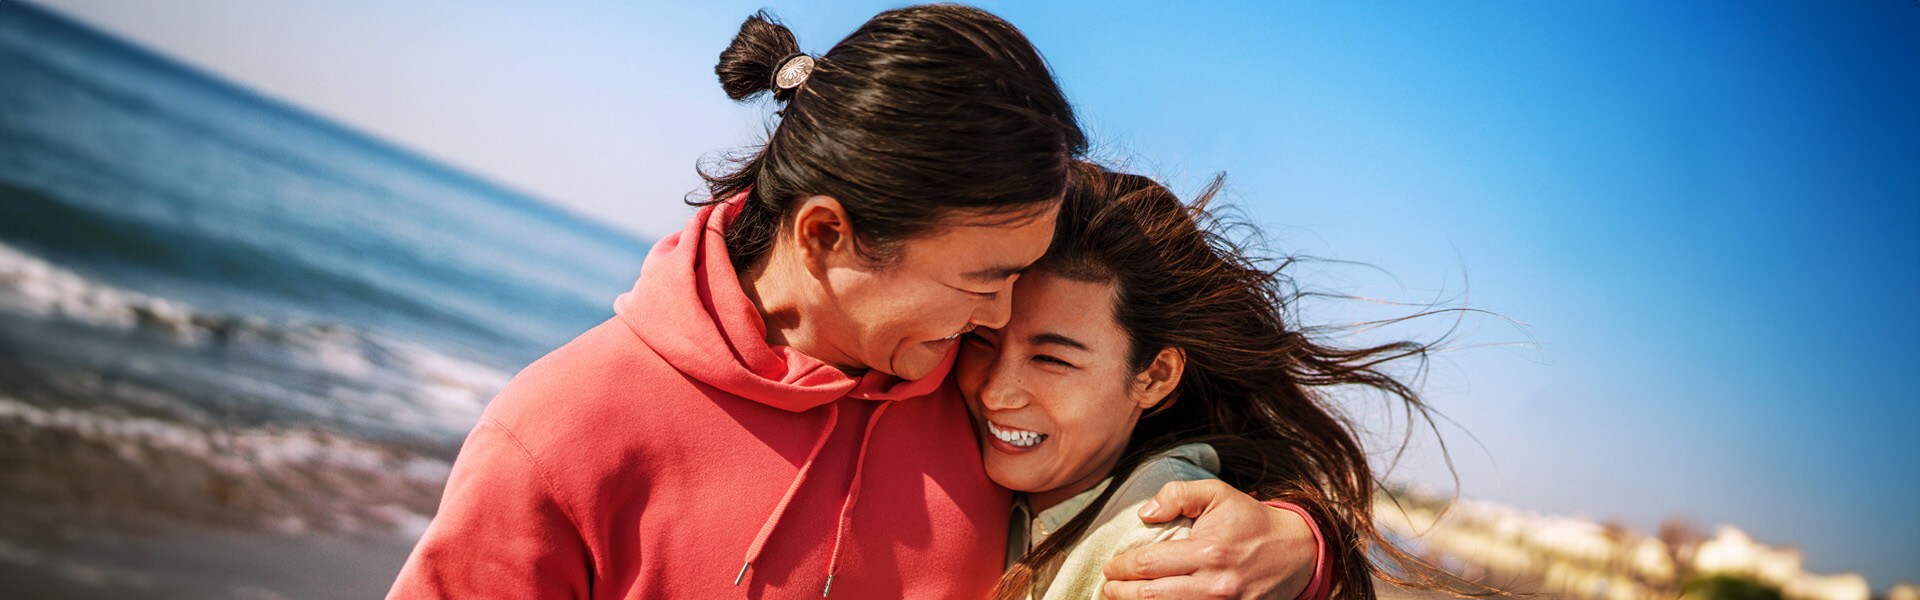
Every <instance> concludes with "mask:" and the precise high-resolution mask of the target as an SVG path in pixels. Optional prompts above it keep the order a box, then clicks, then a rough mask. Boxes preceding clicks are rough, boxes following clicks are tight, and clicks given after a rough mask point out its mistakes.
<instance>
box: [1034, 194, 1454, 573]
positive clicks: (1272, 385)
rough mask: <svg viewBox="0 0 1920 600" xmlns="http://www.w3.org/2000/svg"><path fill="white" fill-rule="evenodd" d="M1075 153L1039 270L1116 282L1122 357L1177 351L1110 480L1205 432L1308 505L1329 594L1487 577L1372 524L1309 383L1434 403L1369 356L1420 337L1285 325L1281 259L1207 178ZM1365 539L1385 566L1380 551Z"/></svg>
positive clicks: (1038, 557) (1043, 558) (1254, 480)
mask: <svg viewBox="0 0 1920 600" xmlns="http://www.w3.org/2000/svg"><path fill="white" fill-rule="evenodd" d="M1072 169H1073V171H1072V177H1071V179H1070V181H1069V186H1068V190H1067V194H1066V197H1065V199H1064V201H1063V202H1062V204H1061V208H1060V217H1059V221H1058V225H1057V228H1056V230H1055V234H1054V241H1053V247H1052V248H1050V249H1049V250H1048V252H1047V255H1046V256H1045V257H1044V258H1042V259H1040V262H1039V263H1036V264H1035V266H1034V269H1035V271H1038V272H1045V273H1049V274H1053V275H1058V276H1061V277H1066V278H1069V279H1074V280H1078V281H1088V282H1113V283H1114V287H1115V295H1114V302H1113V310H1114V315H1113V316H1114V320H1115V321H1116V322H1117V323H1119V325H1120V327H1121V328H1122V329H1123V330H1125V331H1126V332H1127V337H1128V339H1129V343H1130V347H1129V348H1128V361H1129V363H1130V366H1131V368H1132V370H1133V372H1135V373H1138V372H1140V371H1141V370H1143V369H1145V368H1147V367H1148V366H1149V365H1150V364H1151V363H1152V361H1153V360H1154V357H1155V356H1156V355H1158V354H1159V352H1160V351H1161V349H1164V348H1177V349H1179V350H1180V351H1182V352H1183V353H1185V355H1186V369H1185V370H1184V372H1183V373H1182V374H1181V377H1180V381H1179V384H1178V385H1177V386H1176V387H1175V389H1174V391H1173V392H1172V393H1171V394H1170V395H1168V397H1167V398H1166V399H1164V400H1162V401H1161V403H1160V404H1159V405H1158V406H1156V407H1154V408H1153V409H1151V410H1149V411H1148V412H1147V413H1146V414H1145V415H1143V416H1142V417H1141V419H1140V421H1139V423H1138V425H1136V426H1135V428H1134V430H1133V434H1132V437H1131V438H1130V439H1129V441H1128V445H1127V449H1126V453H1125V455H1124V457H1123V458H1122V459H1121V461H1120V462H1119V464H1118V466H1116V467H1115V469H1114V473H1113V477H1114V480H1115V481H1120V480H1124V479H1125V478H1126V477H1127V476H1128V475H1129V474H1131V472H1132V471H1133V469H1134V468H1136V467H1138V466H1139V465H1140V463H1141V461H1143V460H1144V459H1145V458H1147V457H1149V456H1152V455H1154V454H1157V453H1159V452H1162V451H1164V450H1167V449H1169V448H1172V447H1174V446H1178V445H1181V444H1186V443H1192V442H1206V443H1208V444H1211V445H1212V446H1213V447H1214V449H1215V450H1216V451H1218V453H1219V455H1220V459H1221V467H1222V468H1221V472H1220V474H1219V475H1220V478H1221V479H1222V480H1224V481H1225V482H1227V483H1228V484H1229V485H1232V486H1233V487H1234V488H1236V489H1241V490H1249V491H1253V492H1254V493H1256V494H1257V495H1260V496H1262V497H1266V498H1269V499H1277V500H1284V501H1287V502H1291V503H1294V504H1296V505H1299V506H1300V507H1302V508H1304V509H1306V512H1307V513H1308V514H1310V515H1312V517H1313V520H1314V523H1315V524H1316V525H1318V527H1319V529H1320V533H1321V535H1322V536H1323V537H1324V538H1325V544H1326V548H1327V553H1326V556H1327V559H1328V560H1330V561H1331V563H1332V565H1331V566H1332V573H1333V577H1334V581H1333V585H1334V587H1333V590H1334V594H1335V595H1336V596H1339V597H1350V598H1372V597H1374V589H1373V581H1372V577H1373V576H1378V577H1380V578H1381V579H1383V580H1387V581H1390V582H1394V583H1396V584H1400V585H1405V586H1408V587H1417V588H1423V589H1446V590H1447V591H1450V592H1455V593H1459V591H1460V590H1475V591H1477V592H1482V593H1484V592H1486V591H1489V590H1488V589H1487V588H1482V587H1479V586H1477V585H1474V584H1470V583H1467V582H1464V581H1460V580H1458V579H1455V578H1452V577H1451V576H1448V575H1445V574H1444V573H1442V572H1440V571H1439V570H1437V569H1434V568H1432V567H1430V566H1428V565H1426V564H1425V563H1424V562H1421V561H1420V560H1419V559H1417V558H1415V557H1413V556H1411V555H1409V554H1407V553H1405V552H1403V551H1401V550H1400V549H1399V548H1397V547H1395V546H1394V544H1393V543H1391V542H1390V541H1388V540H1386V539H1385V538H1383V537H1382V536H1381V535H1380V533H1379V531H1378V530H1376V529H1375V528H1374V524H1373V502H1374V493H1375V485H1376V484H1375V481H1374V477H1373V472H1372V470H1371V468H1370V467H1369V466H1368V464H1367V457H1366V454H1365V453H1364V452H1363V451H1362V448H1361V445H1360V443H1359V441H1358V440H1357V439H1356V437H1355V435H1354V432H1353V427H1352V425H1351V424H1349V423H1347V422H1346V421H1345V420H1343V419H1342V418H1340V417H1337V416H1335V413H1334V412H1333V411H1332V410H1330V409H1329V407H1328V406H1327V403H1326V400H1325V399H1324V398H1323V397H1322V396H1321V394H1320V392H1319V391H1318V390H1319V389H1321V388H1325V387H1328V386H1341V385H1358V386H1364V387H1369V388H1373V389H1376V390H1379V391H1380V392H1383V393H1385V394H1386V395H1387V396H1389V397H1391V398H1394V399H1396V400H1398V401H1399V402H1401V403H1403V404H1404V405H1405V408H1406V409H1407V410H1408V411H1409V413H1412V414H1418V415H1420V416H1423V417H1429V419H1430V415H1429V413H1428V408H1427V406H1426V405H1425V404H1424V403H1422V402H1421V400H1420V397H1419V395H1418V394H1417V393H1416V392H1415V391H1414V390H1413V388H1412V387H1410V386H1408V385H1407V384H1405V383H1403V382H1402V381H1400V380H1398V379H1395V378H1394V377H1392V376H1390V375H1388V374H1387V373H1385V372H1383V371H1382V370H1381V369H1380V367H1381V366H1382V365H1383V364H1384V363H1388V362H1392V361H1398V360H1402V359H1415V360H1423V359H1424V358H1425V356H1426V354H1427V353H1428V351H1429V349H1430V347H1429V346H1428V345H1425V344H1417V343H1413V342H1398V343H1392V344H1385V345H1380V346H1373V347H1368V348H1358V349H1341V348H1335V347H1332V346H1329V345H1325V344H1322V343H1320V342H1318V341H1316V340H1315V339H1314V338H1315V337H1317V336H1318V335H1319V334H1321V333H1324V331H1323V330H1320V329H1312V328H1304V329H1303V328H1298V327H1290V326H1289V325H1288V323H1286V322H1285V320H1284V317H1285V315H1287V314H1288V309H1289V303H1290V302H1291V301H1292V300H1293V299H1295V298H1297V297H1298V294H1297V293H1288V292H1287V290H1286V289H1285V286H1284V285H1283V284H1284V283H1285V280H1284V279H1283V278H1282V276H1281V275H1280V268H1282V267H1285V266H1286V264H1287V262H1288V261H1281V262H1280V264H1279V265H1278V266H1277V267H1274V268H1262V266H1261V264H1260V263H1259V262H1258V261H1256V260H1255V259H1254V258H1252V257H1250V256H1249V253H1248V252H1247V251H1245V249H1243V248H1242V247H1240V246H1238V245H1236V244H1235V243H1234V242H1232V241H1231V240H1229V239H1227V237H1226V236H1225V235H1224V231H1226V228H1225V227H1223V225H1224V223H1223V222H1221V221H1219V220H1217V219H1215V218H1214V217H1213V216H1212V215H1210V214H1209V213H1208V212H1207V211H1206V206H1207V204H1208V202H1209V201H1210V199H1211V198H1212V197H1213V195H1214V194H1215V193H1217V192H1218V191H1219V188H1220V184H1221V181H1220V179H1218V178H1216V179H1215V180H1214V182H1213V183H1212V185H1210V186H1208V187H1207V189H1206V190H1205V191H1204V192H1203V193H1202V194H1200V196H1199V197H1198V199H1197V200H1195V201H1194V203H1193V204H1192V205H1186V204H1182V203H1181V202H1180V200H1179V199H1178V198H1177V197H1175V196H1174V194H1173V193H1172V192H1170V191H1168V190H1167V188H1165V187H1163V186H1161V185H1160V184H1158V183H1156V182H1154V181H1153V180H1151V179H1148V178H1146V177H1142V176H1139V175H1129V174H1124V173H1115V172H1112V171H1109V170H1106V169H1104V168H1102V167H1099V166H1097V165H1093V164H1089V163H1084V162H1079V161H1076V162H1075V163H1074V164H1073V165H1072ZM1119 487H1120V486H1118V485H1113V486H1107V489H1106V491H1105V493H1103V494H1101V495H1100V496H1099V498H1097V499H1096V500H1095V501H1094V502H1093V503H1092V504H1091V505H1089V506H1088V507H1087V508H1085V509H1083V510H1081V511H1080V513H1079V514H1078V515H1076V516H1075V517H1074V518H1073V519H1071V520H1069V521H1068V522H1067V524H1065V525H1064V526H1062V527H1061V528H1060V529H1059V530H1057V531H1056V532H1055V533H1054V534H1053V535H1051V536H1050V537H1048V538H1047V540H1046V541H1045V542H1043V543H1041V544H1040V545H1039V546H1038V547H1036V548H1034V549H1033V550H1032V551H1031V552H1029V553H1028V554H1027V555H1026V556H1025V557H1023V558H1022V559H1021V561H1020V562H1019V563H1018V564H1017V565H1015V567H1014V568H1012V569H1009V570H1008V571H1007V573H1006V574H1005V575H1004V576H1003V577H1002V579H1001V581H1000V586H999V587H998V588H997V589H996V596H997V597H1000V598H1017V597H1024V594H1026V593H1027V590H1028V589H1029V588H1030V587H1031V586H1032V583H1033V578H1034V576H1035V574H1036V573H1037V572H1039V571H1041V570H1043V569H1044V568H1046V567H1048V566H1049V565H1050V563H1052V562H1054V561H1057V560H1060V559H1061V558H1063V557H1064V554H1065V552H1066V551H1067V550H1069V549H1071V548H1072V546H1073V544H1074V543H1076V542H1078V541H1079V538H1080V537H1081V536H1082V535H1084V534H1085V533H1086V532H1087V531H1088V530H1089V529H1090V528H1091V527H1092V526H1093V525H1094V524H1093V523H1092V520H1093V518H1094V516H1096V515H1098V514H1099V513H1100V511H1101V508H1102V507H1104V506H1105V505H1106V503H1107V501H1108V500H1109V499H1110V496H1111V495H1112V493H1113V491H1114V490H1116V489H1118V488H1119ZM1370 553H1371V554H1373V555H1376V556H1378V557H1379V558H1380V559H1381V560H1382V561H1383V562H1386V563H1391V565H1392V566H1393V567H1394V569H1393V570H1388V569H1385V568H1383V567H1381V566H1379V565H1376V564H1375V562H1374V561H1373V560H1370V559H1369V554H1370ZM1442 581H1444V582H1446V583H1447V584H1453V585H1444V586H1443V585H1442V584H1441V583H1440V582H1442Z"/></svg>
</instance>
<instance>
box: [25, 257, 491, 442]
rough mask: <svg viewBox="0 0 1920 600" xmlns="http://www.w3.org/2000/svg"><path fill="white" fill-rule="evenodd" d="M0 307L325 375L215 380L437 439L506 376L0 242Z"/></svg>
mask: <svg viewBox="0 0 1920 600" xmlns="http://www.w3.org/2000/svg"><path fill="white" fill-rule="evenodd" d="M0 311H5V312H11V313H14V314H17V315H22V316H26V317H30V318H35V319H47V320H56V319H57V320H64V321H69V322H75V323H80V324H84V325H87V326H91V327H96V328H103V329H107V330H116V331H129V332H130V331H133V330H136V329H137V330H141V331H148V332H157V333H161V334H163V335H164V336H165V338H167V339H171V340H173V341H174V342H176V343H179V344H181V346H182V347H183V348H185V349H201V350H204V349H207V348H208V347H209V344H212V343H214V340H218V341H219V344H220V345H221V346H220V347H221V348H222V349H223V351H225V352H229V353H239V355H242V356H247V357H252V358H253V359H254V360H257V361H262V362H266V363H271V364H276V365H283V367H282V368H291V369H295V370H296V371H297V372H298V373H299V374H319V375H325V376H326V377H325V378H324V379H323V381H333V382H337V384H336V385H334V387H330V388H318V389H316V388H314V387H311V385H310V386H309V387H305V388H301V387H298V384H297V382H304V381H308V380H310V379H311V378H307V377H296V378H292V380H293V381H292V382H289V381H287V380H286V379H287V378H278V377H269V378H266V379H249V378H245V377H221V378H219V379H218V382H217V384H218V385H220V386H223V387H226V388H228V389H230V390H232V391H234V392H238V393H240V394H244V395H247V396H249V397H252V398H256V399H261V400H274V401H279V402H282V403H284V404H288V405H290V407H291V408H295V409H297V410H301V411H303V412H307V413H309V414H313V415H316V416H324V415H334V416H336V417H341V418H340V419H339V420H341V421H345V422H362V423H369V424H375V425H386V426H390V427H399V428H401V429H403V430H411V431H416V432H420V433H425V434H428V435H429V436H431V437H434V438H436V439H440V440H443V441H444V440H446V439H448V438H449V437H450V436H458V435H460V434H463V433H464V432H465V431H466V430H467V429H469V428H471V427H472V426H473V424H474V423H475V422H476V421H478V420H479V417H480V412H481V410H482V409H484V408H485V407H486V403H487V401H488V400H490V399H491V398H492V397H493V396H494V394H496V393H498V392H499V390H500V389H501V388H502V387H504V386H505V385H506V382H507V380H508V378H509V375H508V374H507V373H504V372H502V371H501V370H499V369H496V368H492V367H488V366H486V365H482V364H479V363H477V362H474V361H471V360H465V359H460V358H455V357H452V356H448V355H446V354H443V353H440V352H437V351H435V350H433V349H430V348H428V347H426V346H424V345H422V344H419V343H415V342H411V341H406V340H401V339H396V338H391V337H387V336H382V335H377V334H373V333H370V332H365V331H359V330H356V329H354V328H351V327H347V326H344V325H337V324H302V323H284V324H282V323H271V322H268V321H267V320H265V319H261V318H258V317H254V316H248V315H232V314H219V313H209V312H205V311H199V310H196V309H195V308H194V307H192V306H190V305H187V304H185V303H182V302H178V301H173V300H168V299H165V298H158V297H154V296H150V295H147V294H143V293H140V292H135V291H130V290H125V289H121V288H118V287H115V286H112V285H107V284H103V283H100V282H97V281H93V280H90V279H88V278H86V277H84V276H82V275H80V274H78V273H75V272H73V271H70V270H67V269H64V268H61V267H59V266H57V265H54V264H51V263H48V262H47V261H45V260H43V259H41V258H39V257H36V256H33V255H31V254H28V253H26V252H24V251H21V250H19V249H17V248H14V247H12V246H9V245H6V244H4V243H0ZM209 351H210V350H209ZM118 360H120V364H121V365H122V366H124V367H125V368H127V369H128V370H130V371H132V372H134V373H137V374H142V375H148V376H163V375H166V374H167V373H166V371H167V370H168V369H169V367H168V366H166V365H162V364H158V363H155V362H154V361H153V360H149V358H148V357H144V356H140V355H128V356H124V357H122V358H120V359H118Z"/></svg>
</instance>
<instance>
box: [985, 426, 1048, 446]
mask: <svg viewBox="0 0 1920 600" xmlns="http://www.w3.org/2000/svg"><path fill="white" fill-rule="evenodd" d="M987 432H988V433H991V434H993V437H996V438H999V439H1000V441H1002V442H1006V443H1007V444H1008V445H1011V446H1014V447H1017V448H1027V447H1032V446H1037V445H1039V444H1040V442H1044V441H1047V434H1044V433H1040V432H1038V431H1027V430H1024V429H1002V428H1001V427H1000V426H999V425H995V424H993V421H987Z"/></svg>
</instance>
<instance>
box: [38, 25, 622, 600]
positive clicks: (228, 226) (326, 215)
mask: <svg viewBox="0 0 1920 600" xmlns="http://www.w3.org/2000/svg"><path fill="white" fill-rule="evenodd" d="M647 246H648V244H647V243H646V242H645V241H643V240H639V239H635V238H633V237H631V236H628V235H626V234H623V233H620V232H617V231H614V230H612V229H609V228H607V227H605V226H602V225H599V224H595V223H592V222H588V221H586V220H583V219H580V218H577V217H575V216H573V215H570V214H568V213H566V212H564V211H561V210H558V209H556V208H554V207H551V206H549V205H546V204H543V203H541V202H540V201H538V200H535V199H533V198H529V197H527V196H525V195H522V194H519V193H516V192H514V191H511V190H507V189H503V188H501V187H499V186H496V185H492V184H490V183H488V182H486V181H484V180H481V179H478V178H476V177H473V176H470V175H467V174H463V173H461V172H459V171H456V170H454V169H450V168H447V167H445V166H442V165H439V164H436V163H434V162H432V161H430V160H427V159H424V158H421V157H420V156H417V155H415V154H412V153H409V152H407V151H405V150H403V149H399V148H396V147H394V146H392V145H389V144H386V143H383V142H381V141H379V140H376V139H373V138H370V137H368V136H365V135H362V134H359V133H356V132H354V131H351V130H348V129H346V128H344V127H342V126H339V125H336V124H333V123H330V122H328V121H326V120H324V119H321V118H318V117H316V116H313V115H310V114H307V113H304V112H301V111H299V110H297V109H294V108H292V107H289V106H287V105H284V104H281V103H278V102H275V101H273V100H271V99H267V98H263V97H261V96H259V95H256V94H254V93H251V92H249V91H246V90H244V89H241V88H238V87H235V86H232V85H230V84H227V83H224V82H221V81H218V80H216V79H214V78H211V77H208V76H206V75H204V74H202V73H199V72H197V71H194V70H192V69H190V68H187V67H183V66H181V65H179V64H176V63H173V62H171V61H169V60H166V59H164V58H161V57H158V56H156V55H153V54H151V53H148V52H146V51H144V50H141V49H139V48H136V47H133V46H130V45H127V44H125V43H123V42H120V41H118V40H116V39H113V38H110V37H108V36H105V35H102V34H99V33H97V32H94V31H92V30H89V29H86V28H84V27H81V26H77V25H75V24H73V23H71V22H68V21H66V20H64V19H63V18H61V17H58V16H56V15H53V14H50V13H46V12H43V11H42V10H40V9H36V8H33V7H31V6H27V5H23V4H21V3H18V2H0V514H5V515H7V516H5V517H0V579H5V578H8V577H10V575H17V574H19V573H29V572H31V573H39V574H40V575H42V576H45V577H53V578H56V579H58V578H59V574H60V573H68V574H72V573H80V574H81V575H77V576H75V577H68V578H66V580H62V581H57V582H54V583H48V584H47V585H52V586H54V587H50V588H45V589H49V590H67V591H68V592H71V591H72V590H68V589H67V588H65V587H60V586H68V585H69V584H72V585H74V586H78V587H74V588H73V589H78V590H88V589H90V590H96V591H102V593H103V594H106V593H107V592H113V593H121V592H128V591H134V592H142V591H144V592H146V593H152V594H158V595H162V596H165V595H177V596H186V595H204V594H205V593H208V590H214V591H221V593H229V592H230V593H231V594H236V595H239V596H247V595H248V594H252V595H254V596H260V595H261V594H257V593H254V592H259V591H265V592H270V593H269V594H268V595H272V594H279V595H283V596H284V595H286V594H284V593H279V592H272V589H281V590H287V589H296V590H297V589H302V588H301V586H299V585H292V584H287V585H280V587H279V588H273V587H272V586H270V585H268V584H260V583H258V582H254V583H248V582H246V581H240V580H235V581H234V582H227V583H225V584H221V583H219V582H215V583H207V582H206V581H203V579H204V577H202V578H200V579H193V580H191V581H189V579H185V577H186V576H185V575H179V573H184V572H189V571H194V572H203V574H204V573H212V572H219V571H220V570H221V568H220V566H219V560H221V559H219V558H207V559H206V561H202V563H199V566H198V567H194V568H185V567H182V568H178V569H174V571H176V573H173V574H169V573H168V572H165V571H167V569H168V567H164V566H155V567H152V568H151V569H148V568H146V567H141V566H140V565H141V564H148V563H143V562H141V561H142V560H148V559H138V558H137V557H136V558H134V559H128V558H125V557H126V556H132V555H137V554H138V553H134V554H129V552H130V551H128V550H127V549H126V548H127V546H126V544H128V543H134V542H118V541H114V540H145V541H141V542H138V543H146V544H152V543H155V542H154V541H153V540H154V539H170V538H165V537H164V536H167V535H188V534H189V533H190V534H191V535H195V536H202V538H204V537H205V536H217V535H228V534H234V535H243V536H269V538H271V536H281V537H284V538H289V539H292V538H303V537H312V536H335V537H338V536H347V537H351V538H354V539H372V538H380V537H381V536H386V538H383V539H387V538H390V539H391V540H398V543H397V544H388V546H394V547H400V548H404V547H405V545H406V544H407V543H409V542H410V541H411V539H412V536H417V535H418V531H419V528H420V527H422V526H423V525H424V522H425V520H426V518H427V515H430V514H431V512H432V509H433V507H434V505H435V503H436V502H437V498H438V495H439V488H440V486H441V485H442V483H443V482H444V479H445V476H446V469H447V465H448V463H449V461H451V459H452V456H453V453H454V452H455V451H456V450H457V448H458V444H459V442H460V440H461V438H462V437H463V436H464V435H465V433H466V431H467V430H468V429H470V428H471V427H472V425H473V423H474V421H475V420H476V419H477V418H478V416H479V413H480V410H481V409H482V408H484V406H485V403H486V401H487V400H488V399H490V398H491V397H492V396H493V394H494V393H496V392H497V391H498V390H499V388H500V387H501V386H502V385H504V383H505V382H506V380H507V379H508V377H509V376H510V375H511V373H513V372H514V371H516V370H517V369H518V368H520V367H521V366H524V365H525V364H526V363H527V362H529V361H531V360H532V359H534V358H537V357H538V356H540V355H541V354H543V353H545V352H547V351H548V350H551V349H552V348H554V347H556V346H558V345H560V344H562V343H565V342H566V341H567V340H568V339H570V338H571V337H572V336H574V335H577V334H578V333H580V332H581V331H584V330H585V329H587V328H589V327H591V326H593V325H594V324H596V323H598V322H600V321H602V320H604V319H606V318H608V317H609V316H611V315H612V308H611V303H612V300H613V298H614V296H616V295H617V294H618V293H620V292H621V291H624V290H625V289H627V288H628V287H629V286H630V285H631V284H632V281H633V279H634V278H635V277H636V276H637V275H638V273H639V266H640V263H641V260H642V258H643V256H644V255H645V252H646V249H647ZM183 532H186V533H183ZM236 532H237V533H236ZM141 536H146V537H141ZM152 536H163V537H161V538H154V537H152ZM354 536H358V537H354ZM369 536H371V537H369ZM196 539H201V538H196ZM247 539H249V540H253V541H249V542H247V543H248V544H259V543H260V542H258V541H257V539H255V538H252V537H249V538H247ZM89 540H91V541H89ZM102 540H105V541H102ZM136 545H137V544H136ZM162 545H164V544H162ZM86 548H95V550H92V551H90V550H86ZM100 548H117V550H101V549H100ZM311 552H317V551H316V550H312V548H304V549H302V550H299V551H298V552H292V553H289V554H288V555H287V556H289V557H294V556H306V555H305V554H301V553H311ZM75 553H78V554H75ZM246 553H247V554H249V555H251V556H254V557H258V556H260V555H261V551H258V550H257V549H254V550H248V551H247V552H246ZM208 554H209V555H210V556H211V555H218V554H219V553H218V552H211V553H208ZM266 554H271V552H267V553H266ZM114 557H120V558H114ZM229 558H232V557H229ZM289 560H296V559H293V558H289ZM299 560H305V559H299ZM88 561H94V562H91V563H90V562H88ZM101 561H105V562H101ZM129 561H131V562H129ZM148 562H149V563H150V562H151V561H150V560H149V561H148ZM164 562H165V561H161V562H160V563H152V564H162V563H164ZM60 565H66V566H68V567H72V568H68V569H65V570H62V568H59V566H60ZM391 567H392V570H394V571H397V570H398V567H399V565H398V563H394V564H392V565H391ZM236 568H237V567H236ZM89 569H90V570H89ZM196 569H197V571H196ZM154 570H157V571H155V572H148V571H154ZM49 573H51V574H52V575H48V574H49ZM87 573H92V575H91V576H87V575H86V574H87ZM101 573H107V574H113V573H120V574H122V575H125V576H124V577H117V578H116V577H109V576H106V575H101ZM69 580H70V581H69ZM283 583H284V582H283ZM223 585H224V586H225V587H222V586H223ZM89 586H91V587H89ZM208 586H211V587H208ZM263 586H266V587H263ZM380 587H381V589H383V587H384V582H382V583H381V584H380ZM29 589H41V588H29ZM183 590H190V591H191V592H189V591H183ZM222 590H224V591H222ZM234 590H240V591H234ZM248 590H252V591H248ZM63 593H64V592H63ZM108 595H111V594H108ZM295 595H298V594H295Z"/></svg>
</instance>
